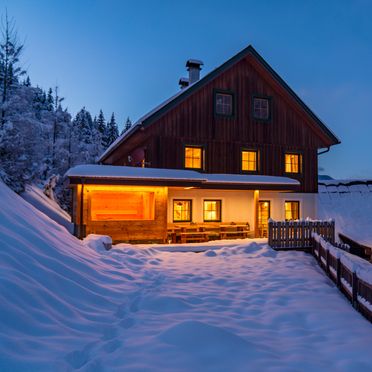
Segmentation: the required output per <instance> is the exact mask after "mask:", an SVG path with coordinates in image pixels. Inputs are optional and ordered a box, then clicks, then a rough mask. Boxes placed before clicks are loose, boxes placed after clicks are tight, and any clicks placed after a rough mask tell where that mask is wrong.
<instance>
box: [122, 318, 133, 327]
mask: <svg viewBox="0 0 372 372" xmlns="http://www.w3.org/2000/svg"><path fill="white" fill-rule="evenodd" d="M135 323H136V322H135V320H134V319H133V318H125V319H123V320H122V321H121V322H120V323H119V327H121V328H124V329H129V328H131V327H133V326H134V324H135Z"/></svg>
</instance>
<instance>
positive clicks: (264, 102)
mask: <svg viewBox="0 0 372 372" xmlns="http://www.w3.org/2000/svg"><path fill="white" fill-rule="evenodd" d="M253 118H254V119H257V120H269V119H270V99H269V98H263V97H253Z"/></svg>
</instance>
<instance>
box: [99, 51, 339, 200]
mask: <svg viewBox="0 0 372 372" xmlns="http://www.w3.org/2000/svg"><path fill="white" fill-rule="evenodd" d="M243 52H244V53H243ZM243 52H242V53H241V55H238V56H235V57H233V59H231V60H229V61H228V62H226V64H224V65H222V66H221V67H220V68H219V69H217V70H216V71H214V72H212V73H211V74H209V75H207V76H206V77H205V78H203V79H201V80H200V81H199V82H197V83H195V84H194V85H193V86H191V87H190V88H187V89H186V90H185V92H182V93H181V94H179V95H178V96H177V97H176V98H175V99H173V100H171V101H170V103H168V104H166V105H165V106H164V107H162V108H160V109H159V110H155V111H154V113H153V114H151V115H150V116H148V117H147V118H145V119H144V120H143V121H142V122H141V123H140V124H139V125H137V128H135V130H133V131H132V132H131V133H130V134H129V135H127V136H126V137H125V138H124V139H123V140H122V141H119V144H118V145H117V146H114V147H113V148H112V150H109V151H108V152H107V153H106V154H104V156H103V157H102V158H101V161H102V163H103V164H113V165H138V164H139V162H140V161H144V162H145V165H146V166H149V167H154V168H173V169H183V168H184V147H185V146H186V145H197V146H202V147H203V149H204V154H205V159H204V162H205V166H204V169H203V171H204V172H206V173H227V174H234V173H235V174H236V173H243V172H242V171H241V150H242V149H244V148H249V149H257V150H258V151H259V153H260V162H259V167H258V170H257V172H256V173H257V174H262V175H272V176H287V177H291V178H295V179H298V180H299V181H300V182H301V187H300V190H298V191H300V192H310V193H314V192H317V187H318V186H317V181H318V179H317V172H318V159H317V157H318V150H319V149H321V148H329V147H330V146H331V145H334V144H336V143H339V141H338V139H337V138H336V137H335V136H334V135H333V134H332V133H331V132H330V131H329V130H328V129H327V128H326V127H325V126H324V124H322V123H321V122H320V121H319V119H317V118H316V117H315V115H314V114H313V113H312V112H311V111H310V110H309V109H308V108H307V107H306V106H305V105H304V104H303V102H302V101H301V100H300V99H299V98H298V97H297V96H296V95H295V94H294V93H293V91H292V90H291V89H290V88H289V87H288V86H287V85H286V84H285V83H284V82H283V81H282V80H281V79H280V78H279V77H278V76H277V75H276V74H275V72H273V71H272V70H271V68H270V67H269V66H268V65H267V64H266V62H264V61H263V60H262V58H261V57H260V56H259V55H258V54H257V52H255V51H254V49H253V48H251V47H248V48H247V49H246V50H245V51H243ZM234 58H235V60H234ZM216 91H219V92H224V91H225V92H229V93H230V94H232V95H233V100H234V110H233V115H231V116H228V117H225V116H220V115H216V113H215V107H214V106H215V92H216ZM254 97H265V98H266V97H267V98H269V102H270V119H269V120H267V121H262V120H257V119H254V118H253V115H252V106H253V98H254ZM286 152H296V153H299V154H301V155H302V172H300V173H298V174H288V173H286V172H285V169H284V154H285V153H286Z"/></svg>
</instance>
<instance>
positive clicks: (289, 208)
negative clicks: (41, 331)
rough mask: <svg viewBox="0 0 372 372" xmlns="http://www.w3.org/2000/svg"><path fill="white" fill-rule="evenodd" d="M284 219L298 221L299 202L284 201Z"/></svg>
mask: <svg viewBox="0 0 372 372" xmlns="http://www.w3.org/2000/svg"><path fill="white" fill-rule="evenodd" d="M284 209H285V219H286V220H287V221H288V220H298V219H299V218H300V202H298V201H286V202H285V203H284Z"/></svg>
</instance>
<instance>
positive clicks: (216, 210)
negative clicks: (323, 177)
mask: <svg viewBox="0 0 372 372" xmlns="http://www.w3.org/2000/svg"><path fill="white" fill-rule="evenodd" d="M202 65H203V63H202V62H201V61H199V60H189V61H187V64H186V67H187V69H188V72H189V77H188V78H182V79H180V82H179V83H180V86H181V89H180V91H179V92H178V93H177V94H176V95H174V96H173V97H171V98H170V99H168V100H167V101H165V102H164V103H162V104H161V105H160V106H158V107H156V108H155V109H154V110H152V111H151V112H149V113H148V114H146V115H145V116H143V117H142V118H141V119H139V120H138V121H137V122H136V123H135V125H133V126H132V128H131V129H130V130H128V131H127V132H126V133H124V134H123V135H121V136H120V137H119V138H118V139H117V140H116V141H115V142H114V143H113V144H112V145H111V146H110V147H109V148H108V149H107V150H106V151H105V152H104V154H102V156H101V158H100V163H101V165H92V166H78V167H75V168H73V169H71V170H70V171H69V173H68V175H69V179H70V184H71V186H72V188H73V222H74V223H75V226H76V234H77V235H78V236H80V237H82V236H84V235H86V234H89V233H99V234H108V235H111V236H112V237H113V239H114V240H116V241H166V240H167V239H170V235H169V234H170V232H173V233H174V231H175V229H176V227H179V228H180V229H182V228H183V229H186V227H189V229H190V230H191V231H187V229H186V230H182V231H183V235H182V236H181V237H182V241H186V240H187V238H190V240H192V239H195V240H197V239H201V238H205V239H210V238H213V237H234V236H237V237H240V236H245V235H244V234H245V231H246V230H248V229H249V231H250V233H249V235H250V236H266V235H267V221H268V218H270V217H272V218H274V219H277V220H284V219H299V218H306V217H310V218H316V216H317V206H316V200H317V198H316V195H317V191H318V155H319V154H320V153H322V152H326V151H328V150H329V148H330V147H331V146H332V145H335V144H338V143H340V141H339V140H338V138H337V137H336V136H335V135H334V134H333V133H332V131H331V130H330V129H329V128H328V127H327V126H326V125H325V124H324V123H323V122H322V121H321V120H320V119H319V118H318V117H317V116H316V115H315V114H314V113H313V112H312V111H311V110H310V109H309V107H308V106H306V105H305V103H304V102H303V101H302V100H301V99H300V98H299V97H298V96H297V95H296V94H295V93H294V92H293V90H292V89H291V88H290V87H289V86H288V85H287V84H286V83H285V82H284V81H283V80H282V79H281V78H280V76H279V75H278V74H277V73H276V72H275V71H274V70H273V69H272V68H271V67H270V66H269V65H268V64H267V62H266V61H265V60H264V59H263V58H262V57H261V56H260V55H259V54H258V53H257V52H256V50H255V49H254V48H253V47H252V46H248V47H247V48H245V49H244V50H242V51H241V52H239V53H238V54H236V55H235V56H233V57H232V58H231V59H229V60H228V61H226V62H225V63H223V64H222V65H221V66H219V67H218V68H216V69H215V70H213V71H212V72H210V73H208V74H206V75H205V76H204V77H202V78H199V77H200V70H201V67H202ZM229 226H230V227H231V228H230V229H229ZM232 226H247V228H246V229H245V228H244V229H243V228H242V229H239V228H238V227H236V228H232ZM248 226H249V228H248ZM218 229H220V230H219V231H220V233H219V235H218V234H216V233H214V234H213V233H212V232H213V231H215V230H216V231H217V230H218ZM243 230H244V234H243V233H242V234H240V233H239V231H240V232H241V231H243ZM208 231H209V233H208ZM221 231H231V234H227V233H226V234H225V233H221ZM192 232H195V234H192ZM196 232H200V233H199V234H196ZM202 232H203V233H202ZM171 238H172V239H176V238H177V237H175V236H174V235H173V236H172V237H171ZM178 239H179V238H178Z"/></svg>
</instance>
